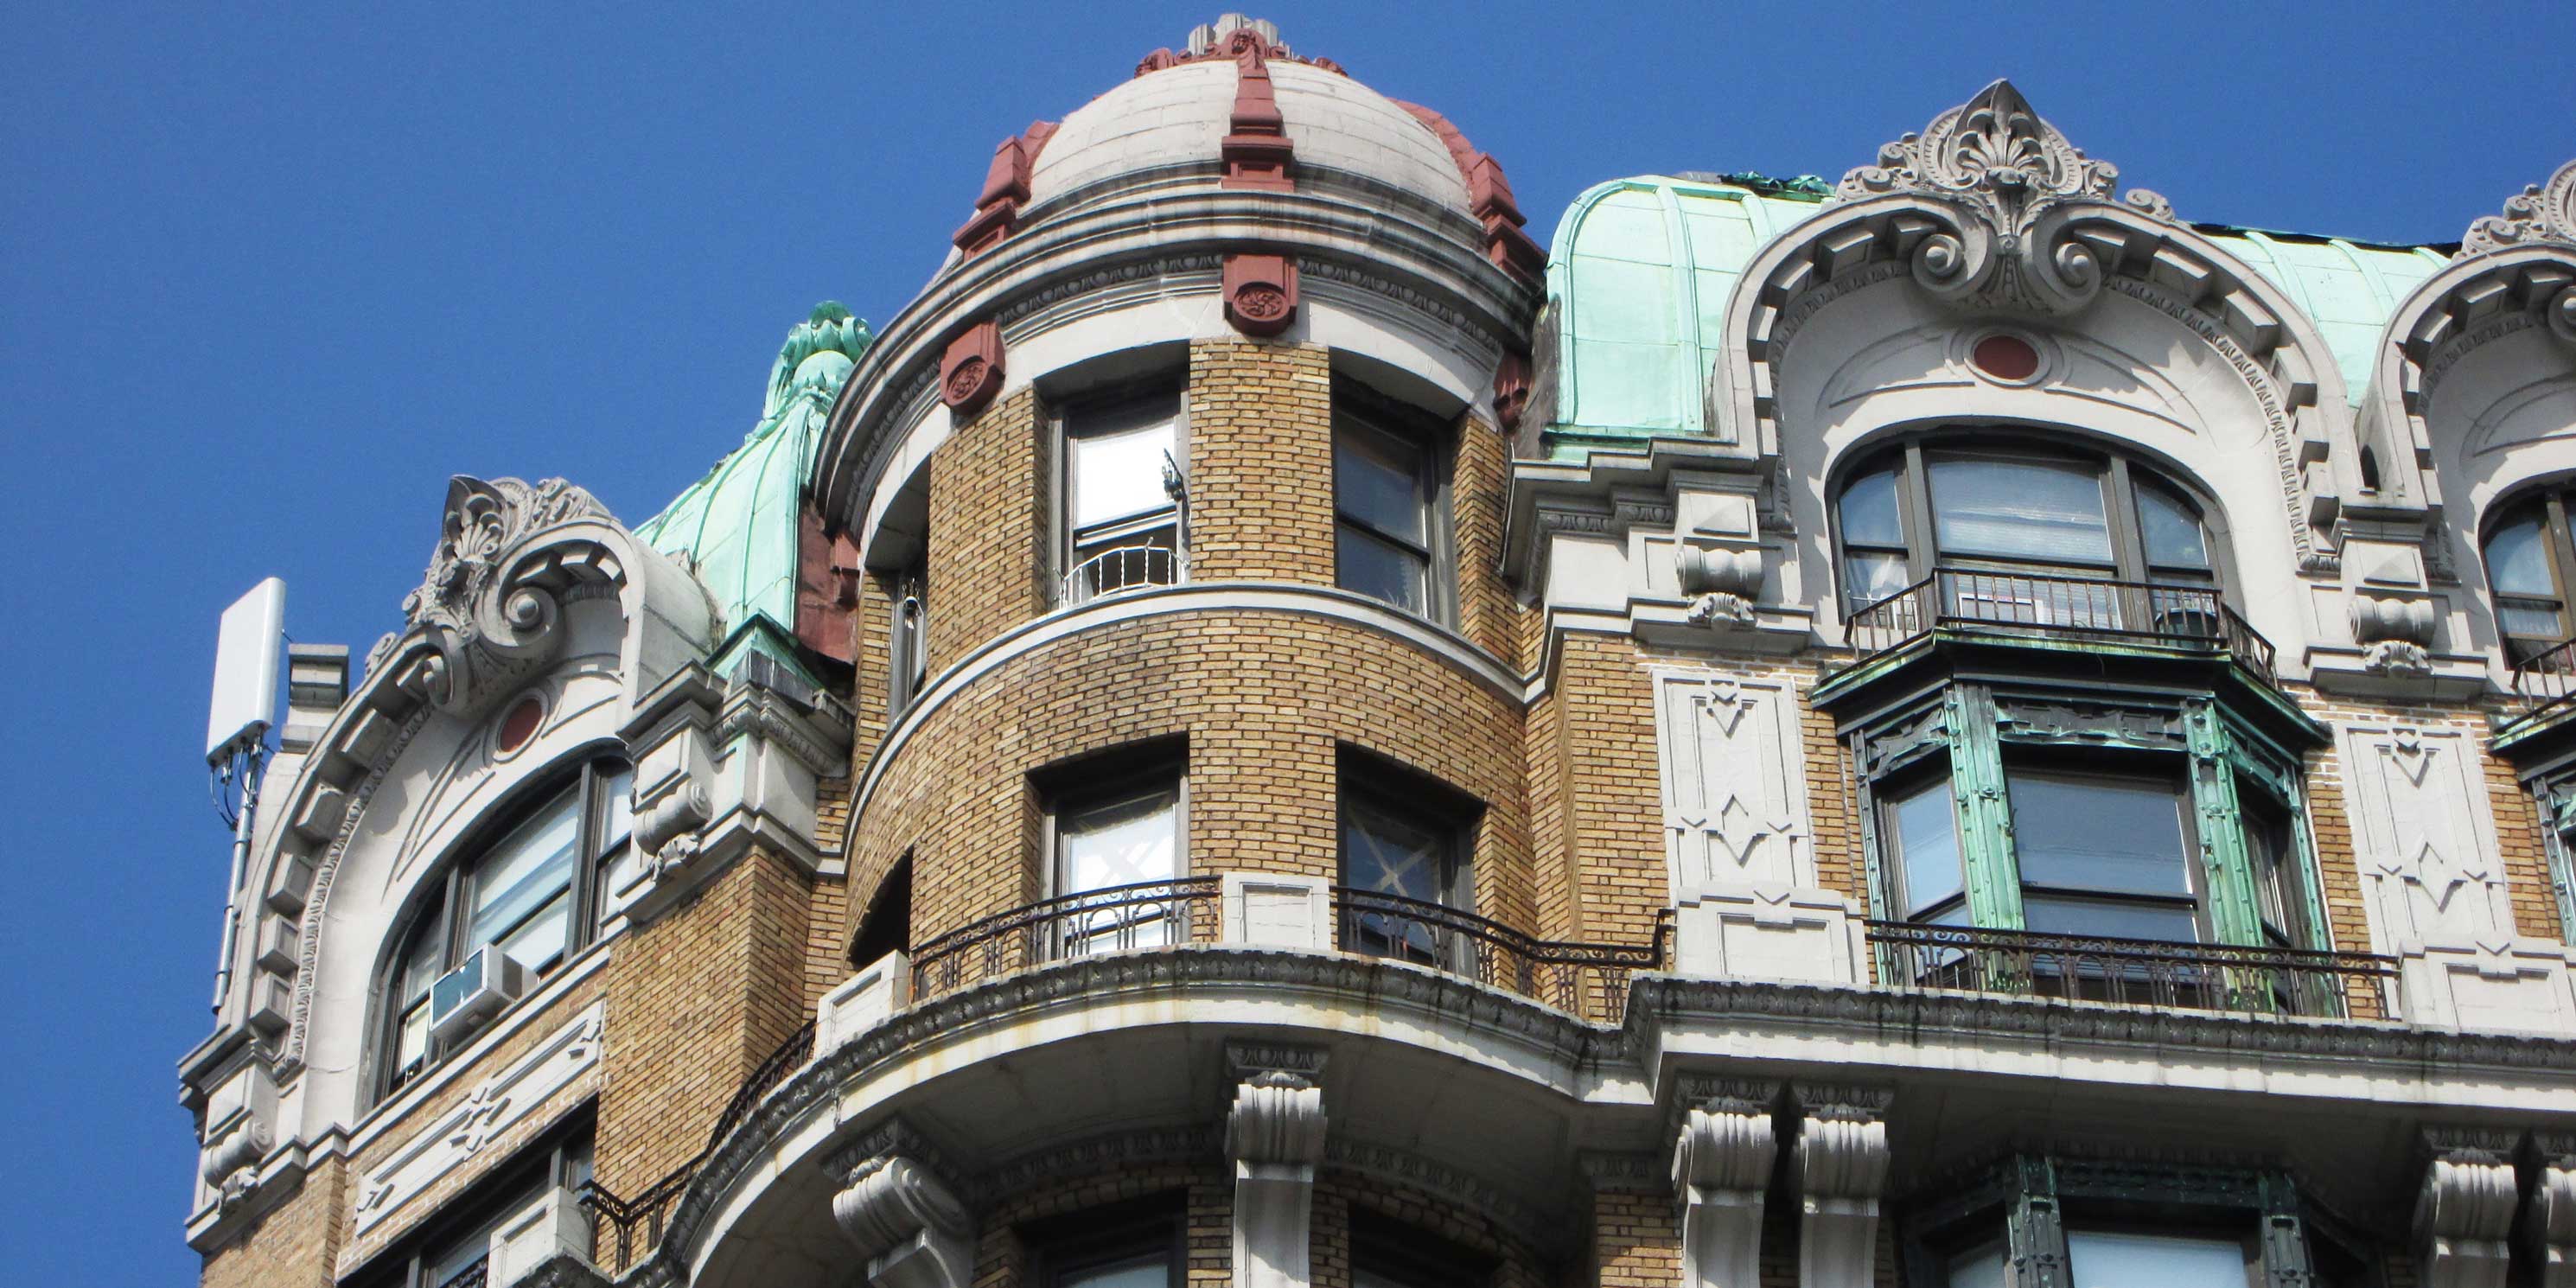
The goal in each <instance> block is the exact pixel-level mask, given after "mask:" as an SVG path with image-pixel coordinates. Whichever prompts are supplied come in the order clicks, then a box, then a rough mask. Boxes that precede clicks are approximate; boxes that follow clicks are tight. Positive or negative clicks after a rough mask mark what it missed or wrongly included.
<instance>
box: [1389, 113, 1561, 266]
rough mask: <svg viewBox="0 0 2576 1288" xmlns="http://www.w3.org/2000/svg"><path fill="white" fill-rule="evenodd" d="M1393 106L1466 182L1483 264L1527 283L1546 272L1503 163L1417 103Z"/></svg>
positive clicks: (1440, 116)
mask: <svg viewBox="0 0 2576 1288" xmlns="http://www.w3.org/2000/svg"><path fill="white" fill-rule="evenodd" d="M1396 106H1397V107H1401V108H1403V109H1404V110H1405V111H1407V112H1410V113H1412V114H1413V119H1415V120H1417V121H1420V122H1422V125H1423V128H1425V129H1428V130H1430V131H1431V133H1432V134H1434V135H1435V136H1437V137H1438V138H1439V140H1440V143H1441V146H1443V147H1446V148H1448V149H1449V159H1450V160H1451V161H1452V162H1454V163H1456V165H1457V167H1458V176H1459V177H1460V178H1462V179H1465V180H1466V181H1467V213H1468V214H1470V215H1473V216H1475V218H1476V222H1478V223H1480V224H1483V225H1484V226H1485V258H1487V259H1488V260H1491V261H1493V264H1494V266H1495V267H1497V268H1501V269H1505V270H1508V271H1511V272H1516V273H1521V274H1524V275H1526V276H1529V277H1537V276H1538V275H1539V274H1540V273H1542V272H1544V271H1545V270H1546V268H1547V253H1546V252H1544V251H1542V250H1540V249H1539V247H1538V243H1537V242H1535V241H1532V240H1531V239H1530V235H1529V233H1528V232H1526V231H1524V228H1523V226H1524V225H1526V224H1527V223H1529V219H1528V217H1527V216H1525V215H1523V214H1522V213H1521V207H1520V202H1519V201H1518V200H1517V199H1515V198H1514V197H1513V196H1512V184H1511V180H1509V179H1506V178H1504V177H1503V163H1502V162H1500V161H1497V160H1495V159H1494V157H1493V154H1492V153H1489V152H1479V151H1477V150H1476V145H1475V144H1473V143H1470V142H1468V141H1467V136H1466V134H1465V133H1464V132H1463V131H1461V130H1460V129H1459V128H1458V127H1457V126H1455V125H1452V124H1450V123H1449V118H1448V117H1445V116H1442V115H1441V114H1440V113H1438V112H1435V111H1432V110H1431V109H1430V108H1427V107H1424V106H1423V105H1421V104H1420V103H1407V102H1403V101H1401V100H1398V101H1397V102H1396Z"/></svg>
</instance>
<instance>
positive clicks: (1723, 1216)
mask: <svg viewBox="0 0 2576 1288" xmlns="http://www.w3.org/2000/svg"><path fill="white" fill-rule="evenodd" d="M1685 1090H1686V1092H1687V1091H1689V1090H1694V1088H1686V1089H1685ZM1708 1090H1710V1091H1713V1092H1714V1093H1715V1094H1712V1095H1709V1096H1707V1097H1706V1098H1704V1099H1700V1098H1697V1097H1693V1098H1694V1099H1699V1103H1697V1104H1694V1105H1691V1106H1690V1107H1688V1108H1686V1109H1684V1110H1683V1111H1682V1121H1681V1129H1680V1131H1679V1133H1678V1134H1677V1136H1676V1138H1675V1140H1674V1142H1673V1194H1674V1197H1675V1198H1676V1199H1677V1200H1678V1201H1679V1203H1680V1206H1681V1224H1682V1277H1681V1282H1682V1288H1759V1285H1760V1283H1761V1252H1762V1203H1763V1197H1764V1194H1765V1192H1766V1191H1767V1190H1768V1189H1769V1187H1770V1184H1771V1163H1772V1160H1773V1158H1774V1157H1776V1156H1777V1155H1778V1153H1779V1149H1780V1142H1779V1138H1778V1135H1777V1133H1776V1131H1775V1130H1774V1129H1773V1126H1772V1119H1771V1104H1772V1102H1773V1101H1774V1100H1776V1099H1777V1098H1778V1095H1779V1087H1778V1086H1777V1085H1776V1084H1772V1083H1742V1084H1734V1083H1724V1084H1718V1085H1716V1086H1715V1087H1712V1088H1708Z"/></svg>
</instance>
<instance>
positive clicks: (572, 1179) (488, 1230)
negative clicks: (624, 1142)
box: [352, 1120, 591, 1288]
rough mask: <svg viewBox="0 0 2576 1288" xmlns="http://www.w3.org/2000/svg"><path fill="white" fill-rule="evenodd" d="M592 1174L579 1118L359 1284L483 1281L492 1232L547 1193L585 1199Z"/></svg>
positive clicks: (400, 1287)
mask: <svg viewBox="0 0 2576 1288" xmlns="http://www.w3.org/2000/svg"><path fill="white" fill-rule="evenodd" d="M590 1177H591V1127H590V1124H589V1123H588V1122H587V1121H586V1120H585V1121H578V1122H576V1123H574V1124H573V1125H572V1126H570V1127H569V1128H567V1129H559V1130H557V1131H556V1132H553V1133H551V1134H550V1135H549V1137H548V1138H547V1139H545V1140H543V1141H540V1142H539V1143H538V1144H536V1145H534V1146H532V1147H530V1148H529V1149H527V1150H526V1151H525V1152H523V1153H521V1154H519V1155H518V1156H517V1157H515V1158H514V1159H512V1160H511V1161H510V1162H509V1163H508V1164H506V1165H505V1166H504V1167H503V1168H502V1169H501V1170H500V1171H499V1172H496V1173H495V1174H493V1175H492V1176H491V1177H489V1178H487V1179H485V1180H483V1181H479V1182H477V1183H476V1184H475V1185H474V1187H473V1188H472V1189H471V1190H470V1191H468V1192H467V1193H466V1194H464V1195H462V1196H459V1197H458V1198H457V1200H456V1201H455V1202H454V1203H452V1204H450V1205H448V1207H447V1208H445V1209H444V1210H443V1211H442V1212H441V1213H440V1214H439V1215H438V1216H437V1217H434V1218H433V1219H431V1220H430V1221H428V1222H427V1223H425V1224H424V1225H423V1226H422V1227H421V1229H420V1231H419V1232H418V1233H417V1234H415V1235H412V1236H408V1237H406V1238H405V1239H403V1240H402V1241H401V1242H399V1243H398V1244H396V1245H395V1246H394V1247H393V1248H391V1249H389V1250H388V1251H387V1253H386V1255H385V1256H384V1257H383V1258H382V1259H381V1260H379V1261H378V1262H377V1263H376V1264H377V1266H378V1267H379V1268H378V1269H376V1270H374V1271H372V1272H370V1273H369V1274H368V1275H367V1276H365V1277H364V1278H361V1279H357V1280H353V1281H352V1282H353V1283H356V1284H363V1285H365V1286H366V1288H447V1286H448V1285H450V1284H456V1283H459V1282H463V1283H477V1282H480V1281H479V1280H478V1279H477V1278H476V1276H477V1275H478V1274H480V1273H481V1272H483V1271H484V1270H485V1269H486V1268H487V1266H488V1261H489V1258H490V1255H491V1251H492V1235H493V1232H494V1231H496V1230H498V1229H499V1228H500V1227H501V1226H502V1224H503V1223H505V1222H507V1221H510V1220H511V1219H513V1218H515V1217H517V1216H519V1215H520V1214H522V1213H524V1212H526V1211H528V1209H529V1208H530V1206H531V1205H533V1204H535V1203H536V1202H537V1201H538V1200H540V1199H542V1198H543V1197H545V1194H546V1191H547V1190H548V1189H550V1188H551V1189H561V1190H566V1191H569V1192H571V1193H573V1194H576V1195H578V1194H579V1193H580V1192H581V1189H582V1187H583V1186H584V1185H587V1184H588V1183H589V1182H590Z"/></svg>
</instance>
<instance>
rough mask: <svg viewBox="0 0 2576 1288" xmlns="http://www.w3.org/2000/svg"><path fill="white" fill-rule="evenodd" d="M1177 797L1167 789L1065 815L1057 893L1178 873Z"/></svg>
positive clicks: (1058, 828) (1060, 832) (1162, 878)
mask: <svg viewBox="0 0 2576 1288" xmlns="http://www.w3.org/2000/svg"><path fill="white" fill-rule="evenodd" d="M1178 799H1179V797H1178V794H1177V793H1175V792H1174V791H1173V790H1172V789H1171V788H1168V787H1165V788H1160V789H1157V790H1154V791H1149V792H1144V793H1141V794H1138V795H1133V796H1126V797H1121V798H1120V799H1118V800H1116V801H1113V802H1111V803H1109V804H1105V805H1095V806H1091V807H1089V808H1086V809H1080V810H1071V811H1067V812H1066V813H1065V814H1064V815H1063V816H1062V817H1061V818H1059V819H1058V820H1057V823H1056V832H1057V836H1058V838H1059V841H1060V844H1061V845H1062V847H1063V853H1064V858H1063V864H1064V866H1063V869H1062V872H1061V873H1060V876H1061V879H1062V881H1063V884H1062V886H1061V887H1060V888H1059V889H1058V891H1057V893H1059V894H1080V893H1082V892H1084V891H1086V890H1103V889H1107V888H1109V887H1111V886H1122V885H1134V884H1135V883H1137V882H1140V881H1169V880H1171V879H1172V878H1173V877H1175V876H1177V875H1179V873H1178V872H1177V871H1175V869H1174V863H1173V860H1174V857H1175V855H1174V847H1173V844H1172V840H1173V835H1172V824H1173V817H1172V814H1173V810H1172V806H1173V803H1174V802H1175V801H1176V800H1178Z"/></svg>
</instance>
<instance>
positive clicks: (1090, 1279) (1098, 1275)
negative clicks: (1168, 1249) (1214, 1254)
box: [1055, 1252, 1172, 1288]
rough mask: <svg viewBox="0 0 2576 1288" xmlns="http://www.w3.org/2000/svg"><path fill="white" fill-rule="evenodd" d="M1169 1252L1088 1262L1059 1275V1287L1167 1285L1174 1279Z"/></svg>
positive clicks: (1162, 1287)
mask: <svg viewBox="0 0 2576 1288" xmlns="http://www.w3.org/2000/svg"><path fill="white" fill-rule="evenodd" d="M1171 1279H1172V1268H1171V1258H1170V1254H1168V1253H1161V1252H1149V1253H1145V1254H1143V1255H1141V1256H1136V1257H1130V1258H1128V1259H1127V1260H1124V1261H1112V1262H1110V1263H1108V1264H1106V1265H1096V1266H1085V1267H1083V1268H1081V1269H1079V1270H1068V1271H1066V1272H1065V1273H1063V1274H1061V1275H1058V1276H1056V1278H1055V1283H1056V1288H1167V1285H1169V1284H1170V1283H1171Z"/></svg>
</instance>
